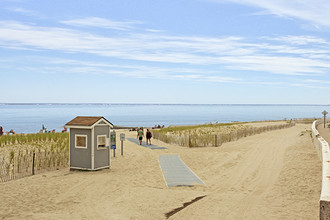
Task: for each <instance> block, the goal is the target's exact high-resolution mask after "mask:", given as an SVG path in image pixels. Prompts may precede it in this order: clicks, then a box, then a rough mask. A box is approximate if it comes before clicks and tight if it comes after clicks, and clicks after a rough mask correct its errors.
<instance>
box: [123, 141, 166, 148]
mask: <svg viewBox="0 0 330 220" xmlns="http://www.w3.org/2000/svg"><path fill="white" fill-rule="evenodd" d="M126 139H127V140H129V141H131V142H133V143H135V144H137V145H140V142H139V140H138V139H136V138H126ZM140 146H141V147H147V148H150V149H152V150H155V149H167V148H166V147H159V146H157V145H153V144H151V145H147V143H146V142H145V141H142V145H140Z"/></svg>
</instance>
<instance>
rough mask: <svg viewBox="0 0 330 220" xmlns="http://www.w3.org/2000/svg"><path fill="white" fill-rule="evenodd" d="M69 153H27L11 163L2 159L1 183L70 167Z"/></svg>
mask: <svg viewBox="0 0 330 220" xmlns="http://www.w3.org/2000/svg"><path fill="white" fill-rule="evenodd" d="M68 163H69V152H68V151H63V152H52V151H43V152H25V153H24V154H18V155H15V156H14V157H13V158H12V160H11V161H10V162H6V161H5V160H3V159H1V158H0V182H7V181H10V180H15V179H19V178H23V177H26V176H30V175H34V174H39V173H43V172H46V171H51V170H57V169H61V168H65V167H68Z"/></svg>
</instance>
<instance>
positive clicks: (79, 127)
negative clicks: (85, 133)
mask: <svg viewBox="0 0 330 220" xmlns="http://www.w3.org/2000/svg"><path fill="white" fill-rule="evenodd" d="M65 127H66V128H78V129H92V126H79V125H78V126H77V125H66V126H65Z"/></svg>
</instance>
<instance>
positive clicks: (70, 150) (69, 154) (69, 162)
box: [69, 130, 71, 166]
mask: <svg viewBox="0 0 330 220" xmlns="http://www.w3.org/2000/svg"><path fill="white" fill-rule="evenodd" d="M69 166H71V130H69Z"/></svg>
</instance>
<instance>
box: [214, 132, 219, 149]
mask: <svg viewBox="0 0 330 220" xmlns="http://www.w3.org/2000/svg"><path fill="white" fill-rule="evenodd" d="M217 139H218V138H217V135H216V134H215V135H214V146H215V147H216V146H218V145H217Z"/></svg>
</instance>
